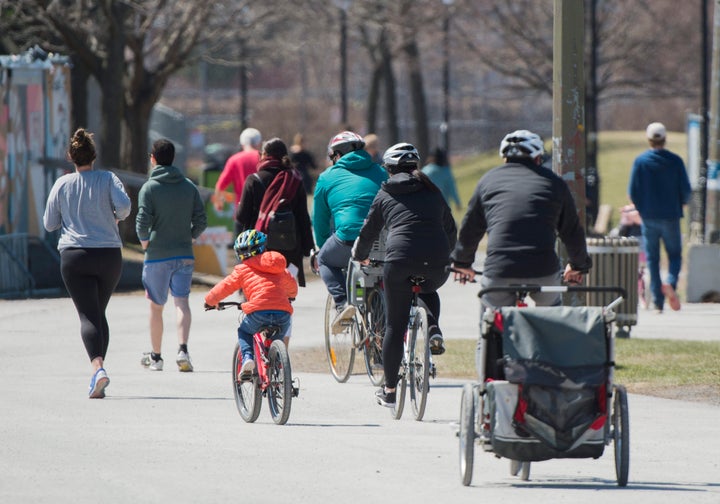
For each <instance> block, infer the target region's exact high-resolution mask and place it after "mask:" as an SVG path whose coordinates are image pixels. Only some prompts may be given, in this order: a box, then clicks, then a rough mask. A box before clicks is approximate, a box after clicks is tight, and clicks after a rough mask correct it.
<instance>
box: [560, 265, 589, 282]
mask: <svg viewBox="0 0 720 504" xmlns="http://www.w3.org/2000/svg"><path fill="white" fill-rule="evenodd" d="M583 276H585V273H584V272H583V271H580V270H574V269H573V268H572V266H570V265H569V264H568V265H567V266H566V267H565V271H564V272H563V281H564V282H565V283H566V284H574V285H578V284H581V283H582V282H583Z"/></svg>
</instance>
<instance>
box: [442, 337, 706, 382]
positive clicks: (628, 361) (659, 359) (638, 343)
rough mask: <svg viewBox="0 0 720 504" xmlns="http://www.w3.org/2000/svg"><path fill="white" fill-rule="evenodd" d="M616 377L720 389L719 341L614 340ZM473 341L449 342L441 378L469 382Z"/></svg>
mask: <svg viewBox="0 0 720 504" xmlns="http://www.w3.org/2000/svg"><path fill="white" fill-rule="evenodd" d="M615 341H616V348H615V361H616V363H617V365H616V369H615V378H616V381H618V382H619V383H625V384H626V385H632V384H638V385H639V384H654V385H657V386H662V385H668V386H679V385H712V386H717V387H720V342H718V341H711V342H708V341H675V340H662V339H657V340H654V339H632V338H628V339H616V340H615ZM476 345H477V342H476V341H474V340H452V341H450V342H449V343H448V345H447V347H448V349H447V352H445V354H444V355H442V356H441V357H437V358H436V360H437V364H438V369H439V370H440V371H439V372H440V373H441V374H442V376H446V377H453V378H468V379H472V378H474V377H475V376H476V371H475V360H474V359H475V347H476Z"/></svg>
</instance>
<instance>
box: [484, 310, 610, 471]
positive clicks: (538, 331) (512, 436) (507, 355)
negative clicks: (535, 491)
mask: <svg viewBox="0 0 720 504" xmlns="http://www.w3.org/2000/svg"><path fill="white" fill-rule="evenodd" d="M498 313H499V316H498ZM498 313H496V314H495V320H494V325H495V328H494V329H495V330H496V331H499V332H501V334H502V337H501V341H502V350H501V352H499V353H500V354H501V355H502V357H501V358H500V359H498V363H497V367H499V368H501V369H502V375H504V376H496V377H487V378H488V382H487V384H486V386H487V387H486V391H487V400H488V409H487V410H486V414H487V416H486V417H485V419H484V421H485V422H486V423H489V433H490V443H491V447H492V451H493V452H494V453H495V454H496V455H499V456H501V457H506V458H509V459H511V460H518V461H528V462H529V461H540V460H548V459H552V458H598V457H600V456H601V455H602V453H603V449H604V446H605V434H606V423H607V418H608V407H609V405H608V394H607V386H608V385H609V382H608V378H609V371H610V367H611V365H612V363H611V362H609V359H608V355H609V337H610V335H609V334H608V326H609V324H608V323H606V321H605V319H604V315H603V311H602V308H600V307H567V306H558V307H535V308H530V307H524V308H517V307H503V308H500V309H499V310H498ZM498 374H500V373H498ZM493 378H495V379H493ZM497 378H504V379H497Z"/></svg>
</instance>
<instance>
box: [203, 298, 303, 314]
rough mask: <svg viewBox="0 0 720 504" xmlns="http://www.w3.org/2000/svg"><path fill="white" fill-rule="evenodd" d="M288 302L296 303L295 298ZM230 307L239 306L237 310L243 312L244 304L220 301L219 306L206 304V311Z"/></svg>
mask: <svg viewBox="0 0 720 504" xmlns="http://www.w3.org/2000/svg"><path fill="white" fill-rule="evenodd" d="M288 300H289V301H290V302H291V303H292V302H293V301H295V298H288ZM230 306H237V309H238V310H240V311H242V303H240V302H238V301H220V302H219V303H218V304H217V306H210V305H207V304H206V305H205V311H208V310H217V311H222V310H224V309H226V308H228V307H230Z"/></svg>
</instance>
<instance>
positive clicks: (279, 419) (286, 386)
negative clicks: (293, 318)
mask: <svg viewBox="0 0 720 504" xmlns="http://www.w3.org/2000/svg"><path fill="white" fill-rule="evenodd" d="M269 360H270V363H269V364H268V370H267V371H268V382H269V383H268V388H267V397H268V406H270V416H272V419H273V422H275V423H276V424H278V425H284V424H285V422H287V421H288V418H289V417H290V406H291V405H292V369H291V368H290V356H289V355H288V351H287V348H285V343H283V342H282V340H275V341H273V342H272V345H270V356H269Z"/></svg>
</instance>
